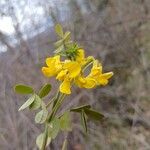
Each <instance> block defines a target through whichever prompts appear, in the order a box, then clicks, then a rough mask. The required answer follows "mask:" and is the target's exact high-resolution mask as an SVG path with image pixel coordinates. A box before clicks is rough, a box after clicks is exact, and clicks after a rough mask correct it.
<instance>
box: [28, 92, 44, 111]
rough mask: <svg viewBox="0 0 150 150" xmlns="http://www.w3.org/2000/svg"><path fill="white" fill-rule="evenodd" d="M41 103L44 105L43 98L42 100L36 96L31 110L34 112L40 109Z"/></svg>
mask: <svg viewBox="0 0 150 150" xmlns="http://www.w3.org/2000/svg"><path fill="white" fill-rule="evenodd" d="M41 103H42V100H41V98H40V97H39V96H38V95H36V94H35V97H34V101H33V103H32V104H31V105H30V106H29V108H30V109H32V110H37V109H39V108H40V106H41Z"/></svg>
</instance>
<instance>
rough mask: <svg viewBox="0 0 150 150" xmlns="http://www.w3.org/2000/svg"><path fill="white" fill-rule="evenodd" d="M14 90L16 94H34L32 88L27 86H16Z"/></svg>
mask: <svg viewBox="0 0 150 150" xmlns="http://www.w3.org/2000/svg"><path fill="white" fill-rule="evenodd" d="M14 90H15V92H16V93H18V94H32V93H33V92H34V90H33V89H32V87H29V86H26V85H22V84H18V85H16V86H15V87H14Z"/></svg>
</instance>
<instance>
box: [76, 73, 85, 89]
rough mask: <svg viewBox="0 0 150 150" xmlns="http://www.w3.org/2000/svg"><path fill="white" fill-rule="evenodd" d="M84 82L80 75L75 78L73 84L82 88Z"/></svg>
mask: <svg viewBox="0 0 150 150" xmlns="http://www.w3.org/2000/svg"><path fill="white" fill-rule="evenodd" d="M85 83H86V81H85V78H83V77H82V76H78V77H77V78H76V79H75V84H76V85H77V86H79V87H80V88H83V86H84V84H85Z"/></svg>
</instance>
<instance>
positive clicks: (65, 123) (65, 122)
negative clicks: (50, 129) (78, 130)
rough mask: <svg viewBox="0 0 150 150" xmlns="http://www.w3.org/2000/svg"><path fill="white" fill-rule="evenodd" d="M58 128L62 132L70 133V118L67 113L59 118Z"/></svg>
mask: <svg viewBox="0 0 150 150" xmlns="http://www.w3.org/2000/svg"><path fill="white" fill-rule="evenodd" d="M60 128H61V130H62V131H71V130H72V129H71V128H72V127H71V117H70V113H69V112H65V113H64V114H63V115H62V116H61V118H60Z"/></svg>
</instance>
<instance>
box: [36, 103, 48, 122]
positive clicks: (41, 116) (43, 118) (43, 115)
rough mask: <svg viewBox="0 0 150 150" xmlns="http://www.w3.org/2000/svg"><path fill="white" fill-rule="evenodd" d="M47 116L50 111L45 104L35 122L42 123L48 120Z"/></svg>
mask: <svg viewBox="0 0 150 150" xmlns="http://www.w3.org/2000/svg"><path fill="white" fill-rule="evenodd" d="M47 116H48V111H47V109H46V106H45V105H44V104H43V105H42V110H41V111H40V112H38V113H37V114H36V116H35V122H36V123H39V124H42V123H44V122H45V121H46V119H47Z"/></svg>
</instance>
